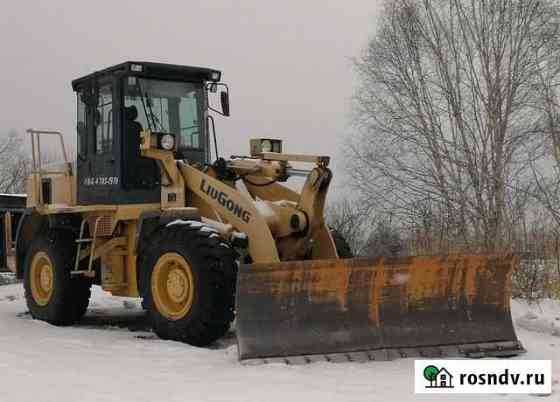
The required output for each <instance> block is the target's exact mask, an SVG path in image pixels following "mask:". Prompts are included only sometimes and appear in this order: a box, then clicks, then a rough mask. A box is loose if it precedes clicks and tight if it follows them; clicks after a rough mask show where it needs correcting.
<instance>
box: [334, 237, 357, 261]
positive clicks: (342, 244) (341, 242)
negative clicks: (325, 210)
mask: <svg viewBox="0 0 560 402" xmlns="http://www.w3.org/2000/svg"><path fill="white" fill-rule="evenodd" d="M331 236H332V238H333V240H334V245H335V247H336V253H337V254H338V257H339V258H353V257H354V253H353V252H352V248H351V247H350V245H349V244H348V242H347V241H346V239H345V238H344V236H343V235H341V234H340V232H338V231H336V230H331Z"/></svg>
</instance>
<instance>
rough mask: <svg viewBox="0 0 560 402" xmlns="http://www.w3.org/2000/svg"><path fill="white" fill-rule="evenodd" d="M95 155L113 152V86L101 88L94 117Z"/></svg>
mask: <svg viewBox="0 0 560 402" xmlns="http://www.w3.org/2000/svg"><path fill="white" fill-rule="evenodd" d="M94 125H95V153H96V154H98V155H99V154H106V153H111V152H113V93H112V87H111V85H103V86H101V87H100V88H99V93H98V97H97V108H96V110H95V115H94Z"/></svg>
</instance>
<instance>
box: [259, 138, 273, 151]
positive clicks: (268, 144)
mask: <svg viewBox="0 0 560 402" xmlns="http://www.w3.org/2000/svg"><path fill="white" fill-rule="evenodd" d="M261 149H262V151H263V152H272V143H271V142H270V141H269V140H263V142H262V144H261Z"/></svg>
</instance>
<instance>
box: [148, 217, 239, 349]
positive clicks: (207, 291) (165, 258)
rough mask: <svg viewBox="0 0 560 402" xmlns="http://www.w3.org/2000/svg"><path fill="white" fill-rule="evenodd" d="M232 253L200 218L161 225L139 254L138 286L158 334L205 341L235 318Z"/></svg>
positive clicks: (201, 343)
mask: <svg viewBox="0 0 560 402" xmlns="http://www.w3.org/2000/svg"><path fill="white" fill-rule="evenodd" d="M234 256H235V254H234V252H233V250H232V249H231V248H230V247H229V245H227V244H226V243H225V242H224V241H223V240H222V239H220V237H219V235H218V234H217V233H215V232H214V231H212V230H211V229H209V228H207V227H204V226H202V225H201V224H200V223H199V222H184V223H183V224H176V225H172V226H168V227H165V228H162V229H161V230H160V231H158V232H157V233H156V234H155V235H154V238H153V239H150V242H149V245H147V247H146V248H145V249H144V250H142V251H141V254H140V256H139V269H140V273H139V275H140V278H141V281H140V289H141V292H142V296H143V297H144V302H145V305H146V308H147V310H148V314H149V316H150V319H151V323H152V327H153V330H154V332H155V333H156V334H157V335H158V336H159V337H160V338H162V339H169V340H175V341H180V342H185V343H188V344H191V345H194V346H208V345H210V344H211V343H213V342H214V341H216V340H217V339H219V338H221V337H222V336H223V335H224V334H225V333H226V332H227V331H228V329H229V327H230V324H231V322H232V321H233V318H234V313H233V310H234V292H235V275H236V274H235V272H236V263H235V258H234Z"/></svg>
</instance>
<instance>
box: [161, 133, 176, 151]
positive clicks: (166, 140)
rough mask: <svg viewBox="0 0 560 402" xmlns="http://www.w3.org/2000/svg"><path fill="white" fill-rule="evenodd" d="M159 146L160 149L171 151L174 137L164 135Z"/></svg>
mask: <svg viewBox="0 0 560 402" xmlns="http://www.w3.org/2000/svg"><path fill="white" fill-rule="evenodd" d="M159 144H160V146H161V148H162V149H165V150H166V151H171V150H172V149H173V148H174V147H175V137H174V136H173V135H171V134H164V135H162V136H161V139H160V141H159Z"/></svg>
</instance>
